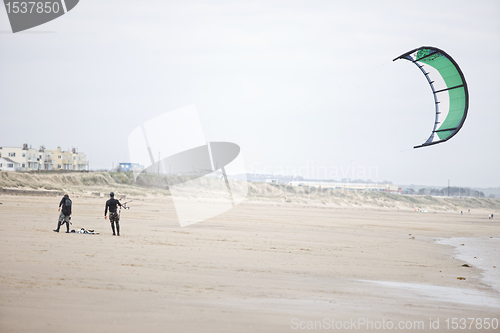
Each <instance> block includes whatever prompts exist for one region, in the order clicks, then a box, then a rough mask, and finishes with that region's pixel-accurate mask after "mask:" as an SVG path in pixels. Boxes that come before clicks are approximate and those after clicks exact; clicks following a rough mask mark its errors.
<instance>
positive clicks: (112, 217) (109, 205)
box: [104, 192, 122, 236]
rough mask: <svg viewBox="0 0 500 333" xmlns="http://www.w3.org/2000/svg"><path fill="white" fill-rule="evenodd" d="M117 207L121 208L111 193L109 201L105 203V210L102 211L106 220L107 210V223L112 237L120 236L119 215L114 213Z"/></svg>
mask: <svg viewBox="0 0 500 333" xmlns="http://www.w3.org/2000/svg"><path fill="white" fill-rule="evenodd" d="M117 206H120V207H122V204H121V203H120V201H118V200H116V199H115V194H114V193H113V192H111V193H110V194H109V200H108V201H106V209H104V219H106V214H107V213H108V209H109V222H110V223H111V230H113V236H115V235H118V236H120V224H119V222H120V215H118V213H117V212H116V208H117ZM115 223H116V234H115Z"/></svg>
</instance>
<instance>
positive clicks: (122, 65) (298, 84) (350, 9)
mask: <svg viewBox="0 0 500 333" xmlns="http://www.w3.org/2000/svg"><path fill="white" fill-rule="evenodd" d="M0 32H1V33H0V51H1V52H0V88H1V89H0V107H1V109H0V110H1V111H0V112H1V114H0V146H21V145H22V144H23V143H28V144H30V145H32V146H33V147H36V148H38V146H40V145H42V144H43V145H45V147H46V148H47V149H55V148H56V147H57V146H61V147H62V148H63V149H70V148H72V147H77V148H78V150H79V151H82V152H85V153H86V154H87V155H88V157H89V160H90V166H91V168H92V169H97V168H111V166H112V165H113V164H114V165H115V166H116V165H117V163H119V162H128V161H129V156H128V147H127V139H128V135H129V134H130V132H131V131H132V130H133V129H134V128H136V127H137V126H139V125H140V124H142V123H143V122H145V121H147V120H149V119H151V118H153V117H156V116H158V115H160V114H163V113H165V112H168V111H171V110H174V109H177V108H181V107H184V106H188V105H193V104H194V105H196V107H197V109H198V113H199V115H200V118H201V121H202V125H203V129H204V132H205V137H206V138H207V140H209V141H228V142H233V143H236V144H238V145H240V146H241V147H242V154H243V157H244V158H245V161H246V165H247V170H248V172H254V171H255V172H257V173H264V172H265V173H271V172H273V173H274V174H278V173H285V174H293V173H295V174H296V175H298V174H302V175H303V176H308V177H309V178H313V177H314V178H335V179H338V180H340V179H341V178H364V179H371V180H373V181H382V180H390V181H392V182H394V183H399V184H422V185H436V186H445V185H447V182H448V179H450V180H451V184H452V185H460V186H480V187H490V186H500V172H499V170H500V149H499V144H500V130H499V129H498V128H499V125H500V112H499V111H500V108H499V106H498V105H499V104H498V95H499V93H500V81H499V80H498V78H499V77H500V61H499V60H500V1H477V0H475V1H470V0H467V1H456V0H454V1H439V0H434V1H418V2H415V1H204V2H201V1H200V2H196V1H153V0H151V1H147V0H135V1H132V0H106V1H102V0H101V1H97V0H81V1H80V3H79V4H78V5H77V6H76V7H75V8H74V9H73V10H72V11H71V12H69V13H68V14H66V15H64V16H62V17H60V18H58V19H56V20H54V21H52V22H49V23H46V24H44V25H41V26H39V27H35V28H33V29H30V30H28V31H26V32H21V33H17V34H12V33H11V31H10V25H9V22H8V18H7V15H6V11H5V10H4V9H0ZM420 46H435V47H438V48H441V49H443V50H445V51H446V52H447V53H449V54H450V55H451V56H452V57H454V59H455V60H456V61H457V63H458V64H459V65H460V67H461V69H462V71H463V73H464V75H465V77H466V80H467V83H468V86H469V94H470V106H469V115H468V118H467V120H466V122H465V125H464V126H463V128H462V130H461V131H460V133H458V134H457V135H456V136H455V137H454V138H452V139H451V140H449V141H448V142H445V143H443V144H439V145H435V146H431V147H426V148H420V149H413V148H412V147H413V146H415V145H419V144H422V143H423V142H424V141H425V140H426V139H427V138H428V136H429V135H430V132H431V130H432V127H433V121H434V103H433V97H432V93H431V90H430V88H429V86H428V84H427V83H426V80H425V77H424V76H423V75H422V74H421V72H420V71H419V70H418V68H416V67H415V66H414V65H413V64H411V63H410V62H408V61H404V60H399V61H396V62H393V61H392V59H394V58H395V57H397V56H399V55H401V54H402V53H405V52H406V51H409V50H412V49H414V48H417V47H420Z"/></svg>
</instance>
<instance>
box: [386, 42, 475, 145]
mask: <svg viewBox="0 0 500 333" xmlns="http://www.w3.org/2000/svg"><path fill="white" fill-rule="evenodd" d="M398 59H406V60H409V61H411V62H413V63H414V64H415V65H417V67H418V68H420V70H421V71H422V73H424V75H425V77H426V78H427V81H428V82H429V85H430V86H431V89H432V93H433V95H434V103H435V106H436V118H435V121H434V128H433V130H432V133H431V135H430V136H429V138H428V139H427V141H425V142H424V143H423V144H421V145H420V146H415V147H413V148H420V147H425V146H430V145H435V144H437V143H441V142H445V141H447V140H449V139H450V138H451V137H453V136H454V135H455V134H457V133H458V131H459V130H460V128H462V125H463V124H464V121H465V118H466V117H467V110H468V109H469V92H468V90H467V83H466V82H465V77H464V75H463V73H462V71H461V70H460V67H458V64H457V63H456V62H455V60H453V58H452V57H450V56H449V55H448V54H447V53H446V52H444V51H443V50H440V49H438V48H435V47H431V46H422V47H419V48H418V49H415V50H412V51H409V52H406V53H405V54H402V55H400V56H399V57H397V58H396V59H394V60H393V61H396V60H398Z"/></svg>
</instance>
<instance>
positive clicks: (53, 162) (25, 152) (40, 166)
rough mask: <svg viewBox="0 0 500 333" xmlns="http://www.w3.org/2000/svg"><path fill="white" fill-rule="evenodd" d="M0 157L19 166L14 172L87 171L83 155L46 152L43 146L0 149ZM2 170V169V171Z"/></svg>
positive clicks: (58, 150)
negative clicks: (37, 147)
mask: <svg viewBox="0 0 500 333" xmlns="http://www.w3.org/2000/svg"><path fill="white" fill-rule="evenodd" d="M0 157H3V158H8V159H10V160H11V161H12V162H13V163H17V164H19V167H18V168H17V170H15V171H33V170H88V165H89V162H88V161H87V157H86V156H85V154H83V153H77V152H76V149H75V148H73V149H72V150H71V151H62V150H61V147H58V148H57V150H47V149H45V147H44V146H40V148H39V149H34V148H31V147H28V144H26V143H25V144H23V147H22V148H21V147H0ZM2 170H3V169H2Z"/></svg>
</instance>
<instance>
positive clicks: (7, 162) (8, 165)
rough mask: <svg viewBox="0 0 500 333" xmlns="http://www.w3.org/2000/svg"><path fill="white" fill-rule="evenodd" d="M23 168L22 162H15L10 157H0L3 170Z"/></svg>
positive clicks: (0, 167)
mask: <svg viewBox="0 0 500 333" xmlns="http://www.w3.org/2000/svg"><path fill="white" fill-rule="evenodd" d="M20 169H21V167H20V164H19V163H17V162H14V161H13V160H11V159H10V158H8V157H0V170H1V171H19V170H20Z"/></svg>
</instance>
